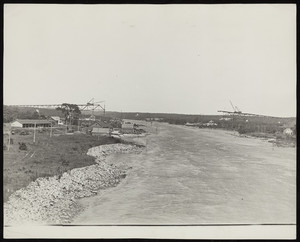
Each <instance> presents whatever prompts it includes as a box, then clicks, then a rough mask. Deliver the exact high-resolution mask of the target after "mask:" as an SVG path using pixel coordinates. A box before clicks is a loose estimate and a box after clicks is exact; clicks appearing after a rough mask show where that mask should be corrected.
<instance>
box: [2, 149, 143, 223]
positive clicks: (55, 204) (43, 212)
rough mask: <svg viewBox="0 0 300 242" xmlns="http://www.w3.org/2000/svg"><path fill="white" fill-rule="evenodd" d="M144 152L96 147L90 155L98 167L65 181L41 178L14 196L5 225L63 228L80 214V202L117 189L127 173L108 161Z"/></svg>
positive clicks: (71, 173) (6, 206)
mask: <svg viewBox="0 0 300 242" xmlns="http://www.w3.org/2000/svg"><path fill="white" fill-rule="evenodd" d="M140 150H141V148H140V147H138V146H135V145H128V144H112V145H101V146H98V147H93V148H91V149H89V150H88V153H87V154H88V155H91V156H94V157H96V163H97V164H95V165H91V166H87V167H82V168H76V169H73V170H71V171H68V172H65V173H63V175H62V176H61V177H58V176H54V177H48V178H38V179H37V180H35V181H34V182H31V183H30V184H29V185H28V186H27V187H25V188H22V189H20V190H18V191H16V192H15V193H13V194H12V195H11V196H10V198H9V201H8V202H7V203H5V204H4V224H5V225H17V224H24V223H26V224H39V225H40V224H61V223H68V222H70V219H71V218H72V217H73V216H74V215H75V214H77V213H78V212H80V211H81V210H82V209H83V208H82V207H80V206H79V205H78V204H77V202H76V199H78V198H81V197H88V196H91V195H93V194H96V193H98V191H99V190H100V189H103V188H107V187H112V186H116V185H117V184H118V183H119V182H120V181H121V179H123V178H124V177H125V176H126V171H124V170H121V169H120V168H118V167H116V166H115V165H111V164H108V163H107V162H106V160H105V157H106V156H107V155H109V154H112V153H129V152H137V151H140Z"/></svg>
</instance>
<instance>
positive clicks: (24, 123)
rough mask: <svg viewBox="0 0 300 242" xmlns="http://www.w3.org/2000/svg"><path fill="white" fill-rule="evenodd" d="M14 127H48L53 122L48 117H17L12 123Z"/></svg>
mask: <svg viewBox="0 0 300 242" xmlns="http://www.w3.org/2000/svg"><path fill="white" fill-rule="evenodd" d="M11 127H12V128H34V127H36V128H46V127H51V122H50V121H49V120H46V119H17V120H16V121H14V122H12V123H11Z"/></svg>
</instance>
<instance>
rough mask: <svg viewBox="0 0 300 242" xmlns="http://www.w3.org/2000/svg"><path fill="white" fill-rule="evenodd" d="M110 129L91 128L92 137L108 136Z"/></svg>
mask: <svg viewBox="0 0 300 242" xmlns="http://www.w3.org/2000/svg"><path fill="white" fill-rule="evenodd" d="M110 132H111V128H102V127H93V129H92V135H109V134H110Z"/></svg>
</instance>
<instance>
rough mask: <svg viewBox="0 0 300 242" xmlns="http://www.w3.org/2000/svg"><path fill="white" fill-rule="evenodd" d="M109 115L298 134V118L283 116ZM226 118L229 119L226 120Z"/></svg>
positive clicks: (254, 131)
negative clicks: (210, 123)
mask: <svg viewBox="0 0 300 242" xmlns="http://www.w3.org/2000/svg"><path fill="white" fill-rule="evenodd" d="M107 115H109V116H111V117H115V118H122V119H136V120H146V119H148V120H154V119H156V121H158V122H167V123H170V124H178V125H185V124H186V123H194V124H198V126H199V128H201V127H207V126H203V124H205V123H208V122H209V121H211V120H212V121H213V122H214V123H216V124H217V125H216V126H210V127H211V128H222V129H227V130H236V131H238V132H239V133H240V134H247V133H269V134H276V133H282V132H283V130H284V129H285V128H291V129H292V130H293V133H294V134H296V118H295V117H291V118H281V117H268V116H248V117H246V116H233V115H226V116H222V115H188V114H170V113H133V112H126V113H125V112H123V113H120V112H107ZM224 118H225V119H224ZM226 118H227V119H228V118H229V120H226ZM196 126H197V125H196Z"/></svg>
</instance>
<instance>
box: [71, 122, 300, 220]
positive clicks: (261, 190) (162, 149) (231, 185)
mask: <svg viewBox="0 0 300 242" xmlns="http://www.w3.org/2000/svg"><path fill="white" fill-rule="evenodd" d="M156 126H157V127H158V130H157V133H156V128H155V127H156ZM150 128H151V127H150ZM152 131H153V134H151V135H149V136H147V137H146V138H144V139H145V142H146V143H147V148H146V149H145V150H144V151H143V152H142V153H141V154H122V155H112V156H111V157H110V158H109V159H110V161H112V162H123V163H127V164H128V165H131V166H132V167H133V169H131V170H130V172H129V174H128V176H127V177H126V178H125V179H124V180H123V181H122V182H121V183H120V184H119V185H118V186H117V187H114V188H110V189H107V190H104V191H101V192H100V194H98V195H96V196H94V197H90V198H84V199H82V200H81V201H80V202H81V203H82V204H83V205H84V206H86V210H85V211H84V212H83V213H82V214H80V215H78V217H77V218H75V220H74V223H76V224H224V223H226V224H232V223H233V224H234V223H243V224H245V223H246V224H248V223H251V224H257V223H259V224H260V223H272V224H273V223H295V222H296V149H295V148H280V147H274V146H273V145H272V144H270V143H268V142H266V141H262V140H259V139H253V138H241V137H236V136H234V135H233V133H232V132H229V131H224V130H211V129H195V128H189V127H184V126H174V125H168V124H153V126H152Z"/></svg>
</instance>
